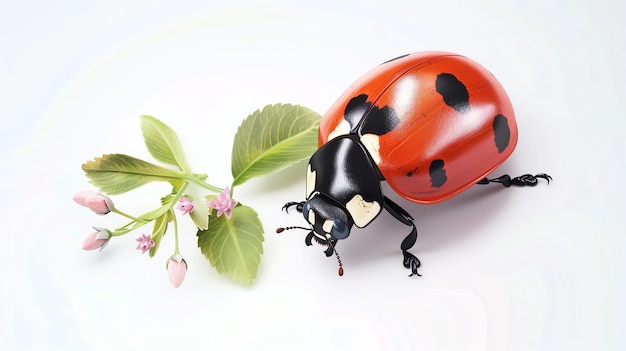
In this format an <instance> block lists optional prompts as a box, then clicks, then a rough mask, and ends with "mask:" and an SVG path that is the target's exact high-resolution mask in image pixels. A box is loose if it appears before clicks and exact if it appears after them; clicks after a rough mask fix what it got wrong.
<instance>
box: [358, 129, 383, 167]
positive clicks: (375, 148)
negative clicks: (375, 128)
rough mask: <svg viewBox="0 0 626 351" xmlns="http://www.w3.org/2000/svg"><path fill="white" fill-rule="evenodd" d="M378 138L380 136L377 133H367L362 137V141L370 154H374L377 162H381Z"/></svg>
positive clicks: (373, 157) (373, 156)
mask: <svg viewBox="0 0 626 351" xmlns="http://www.w3.org/2000/svg"><path fill="white" fill-rule="evenodd" d="M378 139H379V136H378V135H376V134H365V135H363V136H362V137H361V143H363V145H364V146H365V148H366V149H367V151H369V153H370V156H372V159H374V162H376V164H379V163H380V144H379V141H378Z"/></svg>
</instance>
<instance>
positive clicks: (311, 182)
mask: <svg viewBox="0 0 626 351" xmlns="http://www.w3.org/2000/svg"><path fill="white" fill-rule="evenodd" d="M315 179H316V172H315V171H313V170H311V164H309V167H308V168H307V170H306V198H307V199H308V198H309V197H310V196H311V194H312V193H313V191H315Z"/></svg>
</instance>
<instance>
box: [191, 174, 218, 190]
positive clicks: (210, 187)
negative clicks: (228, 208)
mask: <svg viewBox="0 0 626 351" xmlns="http://www.w3.org/2000/svg"><path fill="white" fill-rule="evenodd" d="M185 181H186V182H188V183H193V184H196V185H198V186H200V187H202V188H204V189H207V190H210V191H213V192H215V193H218V194H219V193H221V192H223V191H224V189H222V188H219V187H216V186H213V185H211V184H209V183H207V182H205V181H204V180H201V179H199V178H198V177H196V176H194V175H191V176H187V177H185Z"/></svg>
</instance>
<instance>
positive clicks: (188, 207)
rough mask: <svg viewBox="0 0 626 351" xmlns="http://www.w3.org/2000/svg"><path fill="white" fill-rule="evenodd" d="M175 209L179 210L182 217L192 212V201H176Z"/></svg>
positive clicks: (183, 199)
mask: <svg viewBox="0 0 626 351" xmlns="http://www.w3.org/2000/svg"><path fill="white" fill-rule="evenodd" d="M176 209H177V210H180V212H182V213H183V216H184V215H186V214H187V213H189V212H191V211H193V201H192V200H191V199H189V198H187V197H183V198H180V199H178V206H176Z"/></svg>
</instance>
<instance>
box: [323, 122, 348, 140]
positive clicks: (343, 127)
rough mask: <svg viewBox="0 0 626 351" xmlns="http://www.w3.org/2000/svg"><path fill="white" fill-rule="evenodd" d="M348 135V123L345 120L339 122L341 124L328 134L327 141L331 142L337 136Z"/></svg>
mask: <svg viewBox="0 0 626 351" xmlns="http://www.w3.org/2000/svg"><path fill="white" fill-rule="evenodd" d="M346 134H350V123H348V121H346V120H345V119H342V120H341V123H339V125H337V127H335V129H334V130H333V131H332V132H330V134H328V140H333V139H335V138H336V137H338V136H341V135H346Z"/></svg>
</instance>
